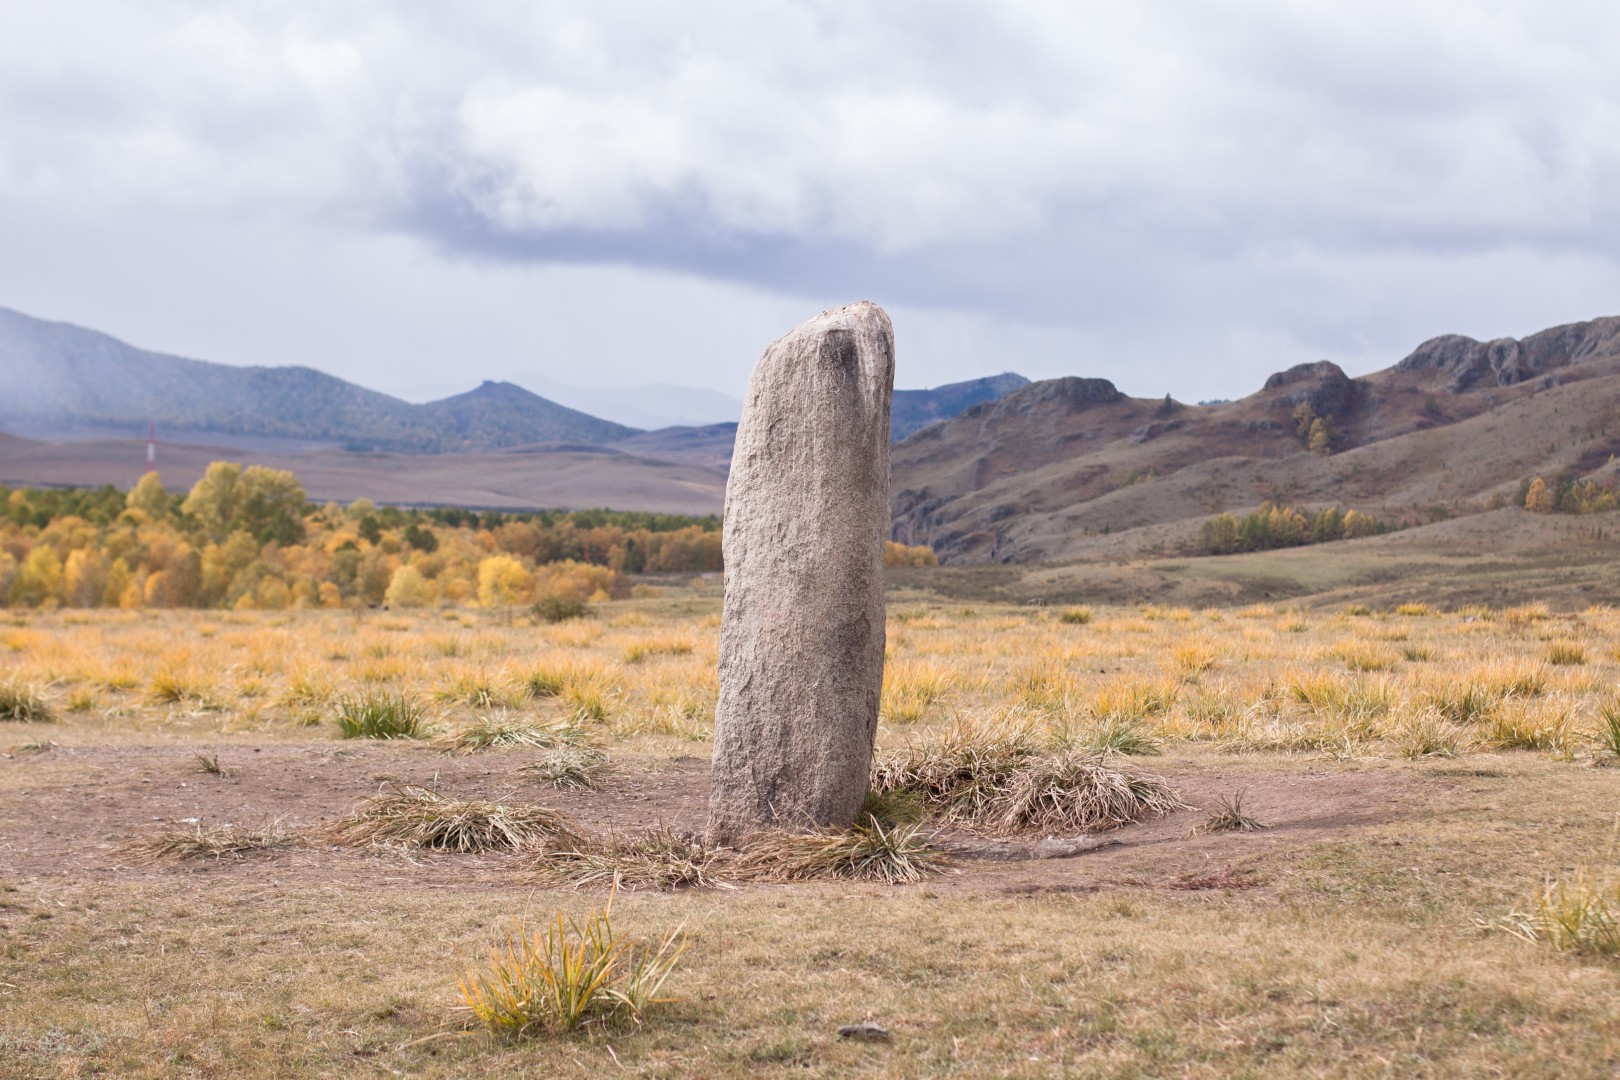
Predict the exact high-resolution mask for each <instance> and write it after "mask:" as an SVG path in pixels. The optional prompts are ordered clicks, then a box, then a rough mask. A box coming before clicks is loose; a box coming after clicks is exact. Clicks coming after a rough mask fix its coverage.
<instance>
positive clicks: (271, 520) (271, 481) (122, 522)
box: [0, 461, 936, 609]
mask: <svg viewBox="0 0 1620 1080" xmlns="http://www.w3.org/2000/svg"><path fill="white" fill-rule="evenodd" d="M935 561H936V560H935V559H934V557H933V552H932V551H930V550H929V549H927V548H926V547H907V546H905V545H899V544H888V545H886V546H885V562H886V563H888V564H889V565H931V564H932V563H934V562H935ZM721 565H722V560H721V551H720V520H719V518H717V517H715V516H713V515H708V516H704V517H690V516H683V515H678V514H657V513H643V512H636V511H616V510H602V509H596V510H576V511H567V510H543V511H533V512H520V513H510V512H502V511H494V510H486V511H476V510H466V509H459V508H454V507H438V508H430V509H411V508H404V507H394V506H377V505H375V504H373V503H372V502H370V501H369V500H365V499H361V500H358V501H356V502H353V503H350V504H349V505H347V506H341V505H339V504H337V503H335V502H329V503H326V504H325V505H317V504H315V503H312V502H310V501H309V500H308V498H307V496H306V494H305V492H304V489H303V487H302V485H300V484H299V482H298V479H297V478H296V477H295V476H294V475H293V474H292V473H291V472H288V471H286V470H279V469H269V468H265V467H263V466H258V465H254V466H249V467H247V468H243V467H242V466H241V465H239V464H236V463H234V462H224V461H216V462H214V463H213V464H211V465H210V466H209V467H208V469H207V471H206V472H205V473H204V474H203V476H202V478H201V479H200V480H198V481H197V483H196V484H194V485H193V486H192V487H191V489H190V490H189V491H187V492H185V493H183V494H182V493H179V492H170V491H168V490H167V489H166V488H165V487H164V486H163V482H162V479H161V477H160V476H159V475H158V474H157V473H155V472H154V473H148V474H146V476H144V477H143V478H142V479H141V481H140V482H139V483H138V484H136V485H135V487H134V488H132V489H131V490H130V491H128V492H127V493H126V492H122V491H119V490H118V489H116V488H114V487H111V486H106V487H100V488H17V489H12V488H9V487H6V486H4V485H0V606H12V607H122V608H143V607H160V608H219V607H227V608H237V609H249V608H267V609H280V608H289V607H307V608H314V607H346V606H354V605H380V604H388V605H390V606H395V607H428V606H437V605H464V604H480V605H484V606H490V607H500V606H507V605H513V604H527V603H537V602H543V601H544V602H549V601H554V600H558V599H562V600H567V601H571V602H593V601H601V600H605V599H611V598H620V597H624V596H627V595H629V594H630V593H631V591H632V589H633V588H634V583H633V582H632V581H631V580H630V575H637V574H650V573H671V572H675V573H707V572H714V571H718V570H720V569H721Z"/></svg>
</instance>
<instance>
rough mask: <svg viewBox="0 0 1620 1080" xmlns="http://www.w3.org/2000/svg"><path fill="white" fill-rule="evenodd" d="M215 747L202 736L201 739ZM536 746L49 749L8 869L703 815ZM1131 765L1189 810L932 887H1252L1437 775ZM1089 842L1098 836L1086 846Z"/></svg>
mask: <svg viewBox="0 0 1620 1080" xmlns="http://www.w3.org/2000/svg"><path fill="white" fill-rule="evenodd" d="M207 753H209V754H210V755H212V754H213V753H214V751H213V750H212V749H209V750H208V751H207ZM532 757H533V755H532V754H529V753H525V752H522V751H496V752H489V753H482V754H474V755H450V754H443V753H439V752H437V751H434V750H432V749H429V748H427V747H424V746H421V745H409V744H403V743H394V744H387V743H367V744H353V745H349V744H345V745H334V744H332V743H313V744H309V745H303V746H298V745H285V744H278V745H266V746H263V747H259V748H248V747H240V746H236V747H229V748H226V749H222V750H219V751H218V761H219V764H220V765H221V766H222V767H223V768H224V770H225V775H223V776H219V775H213V774H210V773H207V772H204V771H203V770H202V769H201V768H200V764H199V760H198V757H197V750H196V749H195V748H193V747H185V746H172V745H168V746H143V747H128V746H88V747H59V748H56V749H52V750H49V751H45V752H34V753H29V752H18V753H14V754H12V755H9V756H7V757H5V758H0V878H3V879H9V880H12V881H17V882H21V881H26V880H37V881H40V882H41V883H48V882H52V881H54V882H56V883H65V880H64V879H67V880H72V879H77V880H92V879H99V880H109V879H111V880H117V879H121V878H131V877H145V878H150V877H175V876H182V877H191V876H206V875H210V874H216V873H228V874H231V875H232V876H233V877H234V878H237V879H240V880H246V881H254V880H262V881H263V882H264V883H265V884H267V885H272V886H279V885H291V884H293V883H296V882H300V881H311V880H322V881H330V882H353V883H364V884H367V885H371V886H377V885H385V884H389V883H393V882H401V883H403V882H411V883H414V884H417V885H427V886H436V887H447V888H457V887H466V888H480V887H490V886H502V885H510V884H512V883H513V882H512V878H511V876H510V874H509V873H508V872H507V869H508V866H507V864H509V863H510V862H511V858H510V857H508V856H496V855H485V856H466V855H443V854H435V853H419V852H412V853H409V854H406V853H401V852H393V851H388V852H357V851H354V850H348V849H340V848H334V847H330V846H324V845H310V846H304V847H299V848H295V849H292V850H287V851H279V852H266V853H259V854H256V855H253V856H250V857H248V858H245V859H240V860H223V861H219V862H210V861H196V862H186V863H180V864H177V863H154V862H151V861H148V860H143V859H141V858H139V857H137V856H135V855H134V854H133V853H132V852H131V850H130V844H131V842H132V841H138V840H140V839H143V838H150V837H154V836H156V835H158V834H159V833H161V832H163V831H165V830H167V829H171V828H174V827H176V826H187V825H192V824H197V823H201V824H202V825H205V826H214V825H222V824H225V823H232V824H236V825H242V826H256V825H261V824H265V823H268V822H272V821H277V820H279V821H280V822H281V823H282V824H283V825H284V826H286V827H288V828H290V829H304V828H308V827H310V826H315V825H319V824H321V823H323V822H329V821H332V820H334V819H336V818H338V817H341V816H342V815H343V814H344V813H345V812H347V811H348V810H349V808H350V807H352V806H353V805H354V804H355V803H356V802H357V801H358V800H360V799H362V798H364V797H366V796H368V795H371V794H374V793H375V792H377V791H378V790H379V789H380V788H382V787H384V786H386V785H389V784H422V785H431V786H434V787H437V788H438V789H439V790H441V791H443V792H445V793H446V794H450V795H455V796H459V797H465V798H485V799H496V798H498V799H505V800H510V801H516V802H524V803H538V804H541V805H545V806H550V807H555V808H557V809H561V810H564V811H566V812H567V813H569V814H571V815H572V816H574V817H575V818H576V819H577V820H578V821H579V822H580V823H581V824H582V825H583V826H585V828H586V829H587V830H590V831H593V832H595V831H602V830H606V829H610V828H611V829H618V830H625V831H632V830H637V829H642V828H647V827H650V826H654V825H659V824H665V825H668V826H670V827H672V828H674V829H675V830H677V831H682V832H692V831H697V830H699V829H700V828H701V827H702V824H703V820H704V816H705V811H706V805H707V799H708V786H709V763H708V761H707V759H705V758H690V757H689V758H677V759H673V760H671V759H662V758H637V757H632V756H629V755H623V756H620V757H618V758H617V759H616V768H615V770H614V772H613V773H612V775H611V777H610V778H609V780H608V781H607V782H606V784H605V785H604V786H603V787H602V788H601V789H600V790H598V791H591V792H567V791H558V790H556V789H553V788H551V787H549V786H547V785H544V784H537V783H534V782H532V781H530V780H528V779H526V778H525V777H524V775H523V774H522V773H521V772H520V771H519V770H520V767H521V766H522V765H524V764H525V763H527V762H528V761H530V760H532ZM1125 767H1126V768H1128V769H1131V770H1134V771H1141V772H1150V773H1153V774H1156V775H1158V776H1161V777H1163V778H1164V779H1166V780H1168V781H1169V782H1170V784H1171V785H1172V787H1173V788H1174V789H1175V790H1176V791H1177V793H1178V794H1179V795H1180V797H1181V798H1182V799H1183V801H1185V802H1187V803H1188V804H1190V805H1191V806H1193V807H1195V808H1197V809H1194V810H1189V811H1184V812H1181V813H1177V814H1174V815H1171V816H1169V817H1167V818H1163V819H1161V820H1158V821H1153V822H1148V823H1145V824H1141V825H1134V826H1128V827H1126V828H1123V829H1118V830H1115V831H1113V832H1110V833H1106V834H1103V835H1102V836H1100V837H1097V838H1095V840H1094V841H1092V842H1088V843H1086V844H1084V845H1082V846H1084V847H1086V850H1084V851H1082V852H1080V853H1078V854H1074V855H1072V856H1071V857H1062V858H1041V857H1039V854H1041V853H1043V852H1044V851H1045V850H1046V849H1047V848H1051V847H1052V846H1053V845H1050V844H1049V845H1046V846H1045V848H1042V847H1038V846H1037V842H1038V841H1039V839H1040V838H1039V837H1030V838H1017V839H1012V840H1008V839H996V838H986V837H975V836H966V835H960V834H956V835H950V836H947V837H946V838H945V839H946V842H947V844H948V845H949V846H950V847H951V848H952V849H953V850H954V851H955V852H956V853H957V854H958V856H959V858H958V862H957V866H956V867H955V868H954V869H953V870H952V871H951V872H950V873H948V874H947V875H946V876H945V877H944V878H942V879H938V880H936V881H935V882H932V883H930V884H929V886H928V887H929V888H932V889H945V890H950V891H958V890H961V891H967V892H976V893H1013V894H1024V893H1028V894H1037V893H1045V892H1074V891H1092V890H1096V889H1100V888H1107V887H1111V886H1121V885H1155V886H1162V887H1166V888H1189V889H1197V888H1221V887H1242V886H1245V885H1252V884H1260V883H1261V882H1259V881H1258V880H1257V879H1255V878H1253V877H1252V876H1249V875H1248V874H1247V872H1246V871H1245V870H1244V869H1243V864H1244V863H1246V862H1249V861H1253V860H1254V859H1255V858H1256V857H1257V856H1259V855H1261V854H1263V853H1267V852H1274V851H1277V850H1279V849H1292V848H1301V847H1304V846H1307V845H1309V844H1311V843H1315V842H1318V841H1320V840H1323V839H1329V838H1333V837H1335V836H1340V835H1344V834H1347V833H1350V832H1353V831H1356V830H1359V829H1362V828H1365V827H1367V826H1370V825H1375V824H1378V823H1380V822H1385V821H1390V820H1395V819H1400V818H1406V817H1411V816H1415V815H1419V814H1421V813H1423V812H1424V810H1425V807H1426V806H1427V805H1428V803H1429V801H1430V798H1431V796H1432V794H1433V792H1434V790H1435V788H1434V785H1435V784H1436V783H1437V781H1435V780H1433V779H1429V778H1425V777H1423V776H1421V775H1417V774H1414V773H1413V772H1411V771H1409V770H1405V769H1402V768H1391V767H1359V768H1358V767H1354V766H1350V767H1344V766H1338V765H1329V764H1328V763H1324V762H1320V761H1314V762H1313V761H1281V762H1278V761H1273V762H1267V763H1264V764H1255V763H1250V762H1245V763H1242V764H1236V763H1234V764H1233V765H1232V766H1231V767H1224V766H1223V767H1214V766H1211V765H1208V764H1199V763H1187V762H1175V761H1153V760H1148V761H1142V760H1132V761H1130V762H1129V763H1128V764H1127V765H1126V766H1125ZM1238 791H1243V792H1245V794H1244V799H1243V805H1244V808H1245V810H1246V811H1247V812H1248V813H1249V814H1251V815H1252V816H1253V817H1255V818H1257V819H1258V820H1260V821H1261V822H1263V823H1265V824H1266V825H1267V826H1268V827H1267V828H1266V829H1264V830H1263V831H1260V832H1256V833H1247V834H1217V835H1210V836H1198V837H1193V836H1189V832H1190V831H1191V829H1192V828H1193V827H1194V826H1195V825H1197V824H1198V823H1199V822H1201V821H1203V819H1204V817H1205V816H1206V815H1207V813H1208V812H1209V810H1210V809H1211V808H1213V807H1214V806H1215V804H1216V802H1217V800H1218V799H1219V798H1220V797H1221V796H1223V795H1230V794H1233V793H1236V792H1238ZM1092 843H1094V844H1095V846H1091V845H1092Z"/></svg>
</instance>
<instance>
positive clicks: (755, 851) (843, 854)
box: [736, 816, 947, 885]
mask: <svg viewBox="0 0 1620 1080" xmlns="http://www.w3.org/2000/svg"><path fill="white" fill-rule="evenodd" d="M946 863H947V859H946V857H945V854H944V852H942V851H940V850H939V849H938V848H936V847H934V845H933V842H932V834H931V833H929V832H928V831H927V830H926V828H925V827H924V826H922V825H896V826H894V827H892V828H885V827H884V826H883V825H882V824H881V823H880V822H879V821H878V820H877V819H876V818H874V817H871V816H868V817H867V818H866V820H865V821H863V822H862V823H860V824H858V825H856V826H855V827H853V828H851V829H847V830H844V831H837V832H816V833H785V834H769V835H766V836H763V837H761V838H759V839H758V840H756V841H754V842H753V843H752V844H750V845H749V846H748V848H747V849H746V850H745V851H744V852H743V855H742V857H741V858H740V859H738V860H737V863H736V872H737V874H738V876H740V877H743V878H747V879H751V880H754V881H832V880H841V881H877V882H882V883H884V884H887V885H908V884H912V883H914V882H918V881H921V880H923V879H924V878H926V877H929V876H930V875H933V874H937V873H939V872H940V871H941V870H943V869H944V867H945V865H946Z"/></svg>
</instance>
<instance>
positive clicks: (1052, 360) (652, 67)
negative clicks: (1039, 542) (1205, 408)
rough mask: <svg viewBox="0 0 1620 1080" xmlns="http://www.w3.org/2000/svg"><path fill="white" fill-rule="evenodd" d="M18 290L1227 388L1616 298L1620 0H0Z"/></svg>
mask: <svg viewBox="0 0 1620 1080" xmlns="http://www.w3.org/2000/svg"><path fill="white" fill-rule="evenodd" d="M0 17H3V21H0V25H3V30H0V305H3V306H7V307H13V308H17V309H19V310H22V311H25V312H28V313H30V314H35V315H40V316H44V317H49V318H56V319H64V320H67V321H71V322H77V323H80V324H84V325H89V326H93V327H96V328H98V329H103V330H106V331H108V332H110V333H113V334H115V335H117V336H119V337H122V338H124V339H126V340H129V341H131V342H133V343H135V344H138V345H142V346H145V347H148V348H155V349H160V350H163V351H169V352H177V353H180V354H182V355H190V356H197V357H202V358H207V359H212V360H219V361H224V362H231V363H266V364H288V363H300V364H308V365H312V366H315V367H319V368H322V369H324V370H327V371H331V372H333V373H335V374H338V375H341V376H343V377H345V378H350V379H354V380H355V381H358V382H361V383H364V384H366V385H368V386H372V387H375V388H377V389H381V390H385V391H390V392H403V393H414V394H415V395H416V396H418V397H420V396H422V394H423V393H425V392H427V391H428V390H432V389H441V388H442V389H446V390H455V389H462V388H466V387H468V386H471V385H473V384H475V383H476V382H477V381H478V380H479V379H481V378H484V377H500V376H502V375H505V374H508V373H511V372H519V371H534V372H540V373H544V374H545V375H547V376H548V377H550V378H553V379H556V380H559V381H562V382H572V383H576V384H581V385H635V384H642V383H651V382H672V383H679V384H685V385H691V386H700V387H707V388H712V389H717V390H721V391H725V392H727V393H730V394H732V395H734V396H740V395H741V392H742V387H743V383H744V381H745V379H746V377H747V372H748V370H749V368H750V367H751V366H752V364H753V361H754V360H755V359H756V358H757V356H758V354H759V352H760V350H761V348H762V347H763V346H764V345H765V344H766V343H767V342H768V341H769V340H770V339H771V338H773V337H775V336H776V335H777V334H779V333H781V332H783V331H785V330H786V329H788V328H789V327H790V326H792V325H793V324H794V323H796V322H798V321H800V320H801V319H803V318H806V317H808V316H810V315H813V314H814V313H815V312H816V311H818V310H820V309H821V308H823V307H826V306H829V305H831V304H835V303H841V302H845V301H849V300H854V299H861V298H868V299H873V300H876V301H878V302H880V303H882V304H884V305H885V306H887V307H888V309H889V311H890V313H891V314H892V315H893V316H894V320H895V325H896V333H897V336H898V349H899V365H898V381H899V384H900V385H902V386H925V385H933V384H937V383H941V382H946V381H951V380H955V379H961V378H971V377H974V376H978V375H981V374H988V373H993V372H998V371H1002V370H1008V369H1011V370H1016V371H1020V372H1023V373H1024V374H1026V375H1030V376H1032V377H1036V378H1041V377H1049V376H1054V375H1061V374H1080V375H1096V376H1103V377H1106V378H1110V379H1113V380H1114V381H1115V382H1116V383H1118V384H1119V385H1120V386H1121V387H1122V388H1123V389H1125V390H1127V391H1129V392H1132V393H1136V394H1144V395H1147V394H1162V393H1164V392H1166V391H1173V392H1174V393H1175V394H1176V396H1177V397H1180V398H1183V399H1184V400H1197V399H1200V398H1209V397H1235V396H1240V395H1242V394H1245V393H1248V392H1250V391H1251V390H1253V389H1255V388H1256V387H1257V386H1258V384H1259V383H1260V381H1261V380H1262V379H1263V378H1264V377H1265V376H1266V375H1267V374H1268V373H1270V372H1272V371H1275V370H1278V369H1281V368H1283V367H1287V366H1289V365H1292V364H1295V363H1300V362H1303V361H1307V360H1315V359H1318V358H1322V357H1327V358H1330V359H1333V360H1336V361H1338V362H1340V363H1341V364H1343V365H1344V366H1345V367H1346V368H1347V369H1348V370H1350V371H1351V372H1352V373H1357V372H1362V371H1369V370H1373V369H1375V368H1379V367H1384V366H1387V365H1388V364H1390V363H1393V362H1395V361H1396V360H1399V359H1400V358H1401V356H1403V355H1405V353H1406V352H1408V351H1409V350H1410V349H1411V348H1412V347H1413V346H1414V345H1416V344H1417V343H1418V342H1419V341H1421V340H1423V339H1424V338H1427V337H1431V336H1433V335H1435V334H1439V333H1445V332H1459V333H1467V334H1471V335H1473V336H1476V337H1494V336H1501V335H1513V336H1520V335H1523V334H1526V333H1529V332H1532V331H1535V330H1538V329H1541V328H1543V327H1546V326H1549V325H1553V324H1556V323H1560V322H1570V321H1574V320H1578V319H1584V318H1590V317H1592V316H1596V315H1601V314H1616V313H1620V4H1612V3H1602V2H1598V0H1581V2H1562V0H1523V2H1520V0H1502V2H1490V0H1452V2H1441V0H1357V2H1356V3H1349V2H1345V3H1331V2H1323V0H1293V2H1290V0H1230V2H1220V0H1186V2H1174V0H1157V2H1154V3H1139V2H1133V0H1115V2H1110V3H1085V2H1077V0H1050V2H1037V0H995V2H984V3H970V2H952V0H919V2H915V3H911V2H902V0H895V2H889V3H862V2H858V0H836V2H833V0H829V2H826V3H813V2H797V3H790V2H773V0H682V2H680V3H671V2H668V0H634V2H632V0H622V2H616V0H592V2H590V3H579V2H576V3H548V2H544V0H514V2H501V0H457V2H455V3H436V2H425V0H424V2H419V3H416V4H406V3H401V2H396V3H388V4H384V3H368V2H365V0H347V2H345V3H341V4H332V3H317V2H314V0H309V2H304V3H300V2H297V0H280V2H274V0H259V2H233V0H208V2H203V0H192V2H185V0H104V2H97V0H49V2H36V0H0Z"/></svg>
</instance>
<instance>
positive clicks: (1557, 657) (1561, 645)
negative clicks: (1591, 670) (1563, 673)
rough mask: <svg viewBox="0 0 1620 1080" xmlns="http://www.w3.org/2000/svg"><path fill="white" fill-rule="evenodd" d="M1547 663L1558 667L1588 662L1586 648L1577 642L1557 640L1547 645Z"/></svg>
mask: <svg viewBox="0 0 1620 1080" xmlns="http://www.w3.org/2000/svg"><path fill="white" fill-rule="evenodd" d="M1547 663H1549V664H1553V665H1555V666H1558V667H1565V666H1571V665H1578V664H1584V663H1586V649H1585V648H1584V647H1583V646H1581V645H1580V644H1579V643H1577V642H1573V641H1555V642H1553V643H1552V644H1551V645H1550V646H1548V647H1547Z"/></svg>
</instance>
